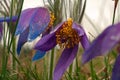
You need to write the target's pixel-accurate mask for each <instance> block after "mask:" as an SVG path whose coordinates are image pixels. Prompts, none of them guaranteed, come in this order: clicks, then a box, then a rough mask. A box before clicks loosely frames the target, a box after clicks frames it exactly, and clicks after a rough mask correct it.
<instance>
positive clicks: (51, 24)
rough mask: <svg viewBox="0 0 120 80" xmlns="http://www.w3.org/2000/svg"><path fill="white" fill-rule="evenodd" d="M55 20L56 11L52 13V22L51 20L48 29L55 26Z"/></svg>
mask: <svg viewBox="0 0 120 80" xmlns="http://www.w3.org/2000/svg"><path fill="white" fill-rule="evenodd" d="M54 21H55V16H54V13H50V22H49V25H48V27H47V29H49V28H51V27H52V26H53V23H54Z"/></svg>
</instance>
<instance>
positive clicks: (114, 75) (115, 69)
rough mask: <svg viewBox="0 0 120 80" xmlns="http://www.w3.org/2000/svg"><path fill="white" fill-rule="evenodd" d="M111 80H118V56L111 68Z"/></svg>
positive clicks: (119, 65)
mask: <svg viewBox="0 0 120 80" xmlns="http://www.w3.org/2000/svg"><path fill="white" fill-rule="evenodd" d="M112 80H120V55H119V56H118V57H117V59H116V61H115V64H114V66H113V70H112Z"/></svg>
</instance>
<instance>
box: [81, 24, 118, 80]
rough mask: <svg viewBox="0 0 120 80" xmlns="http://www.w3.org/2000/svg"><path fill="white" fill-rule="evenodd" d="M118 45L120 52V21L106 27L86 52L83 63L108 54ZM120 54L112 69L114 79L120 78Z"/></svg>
mask: <svg viewBox="0 0 120 80" xmlns="http://www.w3.org/2000/svg"><path fill="white" fill-rule="evenodd" d="M115 46H117V49H118V50H117V51H118V53H120V23H118V24H115V25H112V26H109V27H108V28H107V29H105V30H104V31H103V32H102V33H101V34H100V35H99V36H98V37H97V38H96V39H95V40H94V41H93V42H92V44H91V46H90V47H89V48H88V49H87V50H86V51H85V52H84V54H83V56H82V63H83V64H85V63H86V62H88V61H90V60H91V59H93V58H95V57H97V56H102V55H106V54H107V53H108V52H109V51H110V50H111V49H112V48H114V47H115ZM119 66H120V55H119V56H118V57H117V58H116V61H115V64H114V66H113V71H112V80H120V67H119Z"/></svg>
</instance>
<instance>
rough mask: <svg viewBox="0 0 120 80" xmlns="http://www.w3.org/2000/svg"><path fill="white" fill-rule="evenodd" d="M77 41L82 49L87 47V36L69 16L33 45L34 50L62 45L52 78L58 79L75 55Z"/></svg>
mask: <svg viewBox="0 0 120 80" xmlns="http://www.w3.org/2000/svg"><path fill="white" fill-rule="evenodd" d="M79 42H80V43H81V45H82V46H83V48H84V49H87V48H88V47H89V41H88V38H87V36H86V34H85V32H84V30H83V28H82V27H81V26H80V25H79V24H77V23H75V22H73V21H72V19H71V18H69V19H68V20H67V21H65V22H62V23H60V24H58V25H57V26H56V28H55V30H53V31H52V32H51V33H50V34H48V35H46V36H44V37H42V38H41V39H40V40H39V41H38V43H37V44H36V45H35V48H34V49H36V50H40V51H48V50H50V49H52V48H54V47H55V46H56V45H57V44H59V45H60V46H61V47H64V50H63V52H62V55H61V57H60V59H59V61H58V63H57V65H56V67H55V70H54V75H53V80H59V79H60V77H61V76H62V75H63V73H64V72H65V70H66V69H67V67H68V66H69V65H70V64H71V63H72V61H73V59H74V58H75V57H76V54H77V51H78V46H79Z"/></svg>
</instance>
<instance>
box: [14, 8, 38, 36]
mask: <svg viewBox="0 0 120 80" xmlns="http://www.w3.org/2000/svg"><path fill="white" fill-rule="evenodd" d="M36 9H37V8H29V9H26V10H24V11H22V13H21V15H20V19H19V22H18V25H17V29H16V32H15V35H18V34H21V33H22V32H23V31H24V30H26V29H27V28H28V27H29V24H30V21H31V19H32V15H33V14H34V12H35V11H36Z"/></svg>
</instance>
